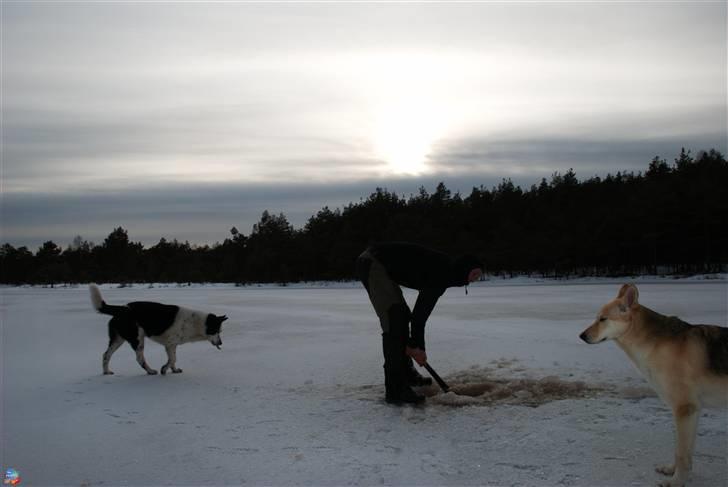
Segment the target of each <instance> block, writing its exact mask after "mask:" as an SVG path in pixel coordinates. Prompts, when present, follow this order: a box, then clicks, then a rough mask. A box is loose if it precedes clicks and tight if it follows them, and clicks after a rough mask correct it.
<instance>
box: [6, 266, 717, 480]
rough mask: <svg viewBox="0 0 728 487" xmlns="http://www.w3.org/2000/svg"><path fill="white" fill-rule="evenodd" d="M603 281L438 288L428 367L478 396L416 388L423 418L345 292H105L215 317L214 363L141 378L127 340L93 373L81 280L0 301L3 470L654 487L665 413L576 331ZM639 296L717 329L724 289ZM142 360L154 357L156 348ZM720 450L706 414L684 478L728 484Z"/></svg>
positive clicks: (187, 352) (207, 356)
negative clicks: (385, 368)
mask: <svg viewBox="0 0 728 487" xmlns="http://www.w3.org/2000/svg"><path fill="white" fill-rule="evenodd" d="M638 283H640V281H638ZM618 287H619V286H618V282H617V281H596V282H590V281H578V282H566V283H564V282H553V281H552V282H548V281H545V282H537V281H533V280H516V281H512V280H507V281H498V280H493V281H490V282H485V283H479V284H477V285H475V286H472V287H471V288H470V292H469V295H467V296H466V295H465V292H464V291H463V289H450V290H448V292H447V293H446V294H445V295H444V296H443V297H442V298H441V302H440V303H439V305H438V307H437V308H436V309H435V312H434V313H433V316H432V317H431V319H430V322H429V325H428V329H427V335H426V336H427V343H428V355H429V358H430V363H431V365H432V366H433V367H434V368H435V369H436V370H437V371H438V372H439V373H440V375H442V376H443V377H444V378H445V379H446V380H449V381H450V382H451V383H452V384H453V385H458V386H459V387H461V388H462V389H461V390H468V391H470V392H471V393H479V392H485V394H483V395H482V396H478V397H471V396H454V395H453V394H448V395H443V394H441V393H436V390H435V389H434V388H433V389H432V390H430V391H428V393H429V394H431V395H432V397H430V398H428V402H427V404H426V405H425V406H423V407H395V406H390V405H387V404H386V403H384V401H383V400H382V398H383V385H382V382H383V372H382V358H381V339H380V336H379V326H378V324H377V322H376V319H375V315H374V312H373V311H372V310H371V307H370V304H369V302H368V300H367V297H366V294H365V292H364V290H363V289H362V288H361V287H360V286H359V285H356V284H328V285H321V286H292V287H275V286H263V287H256V286H251V287H242V288H238V287H234V286H224V285H214V286H212V285H211V286H204V287H201V286H193V287H176V286H154V287H153V288H148V287H146V286H134V287H131V288H118V287H115V286H108V285H107V286H102V292H103V294H104V298H105V299H106V301H107V302H109V303H111V304H121V303H125V302H128V301H133V300H139V299H144V300H157V301H162V302H167V303H176V304H182V305H185V306H189V307H193V308H198V309H202V310H206V311H211V312H215V313H218V314H221V313H224V314H227V315H228V316H229V317H230V320H229V321H228V322H226V324H225V325H224V332H223V346H222V351H218V350H216V349H215V348H214V347H212V346H211V345H210V344H209V343H193V344H187V345H183V346H181V347H180V348H179V349H178V354H177V355H178V363H177V365H178V366H179V367H181V368H182V369H184V373H182V374H176V375H167V376H160V375H157V376H147V375H146V374H144V371H143V370H142V369H141V368H140V367H139V366H138V365H137V364H136V362H135V360H134V355H133V353H132V351H131V349H130V348H129V347H128V346H124V347H123V348H121V349H120V350H119V351H118V352H117V353H116V354H115V355H114V357H113V359H112V362H111V368H112V370H114V371H115V372H116V375H114V376H103V375H101V354H102V352H103V351H104V349H105V347H106V342H107V335H106V318H107V317H106V316H102V315H98V314H96V313H95V312H94V311H92V309H91V305H90V303H89V298H88V290H87V288H86V287H83V286H82V287H78V288H56V289H42V288H2V289H0V296H1V297H2V303H1V305H2V307H1V309H0V313H1V314H0V318H1V319H2V381H3V383H2V393H3V394H2V396H3V399H2V411H1V413H2V435H1V436H2V454H1V458H0V463H2V466H3V468H8V467H12V468H14V469H16V470H17V471H18V472H19V473H20V476H21V478H22V481H23V483H22V485H40V486H46V485H48V486H50V485H76V486H78V485H83V486H116V485H134V486H137V485H138V486H157V485H327V486H328V485H349V484H355V485H380V484H381V485H423V486H424V485H447V486H462V485H499V486H500V485H503V486H510V485H524V486H551V485H580V486H606V485H609V486H632V485H635V486H642V485H654V484H655V483H656V482H657V481H658V480H659V479H660V478H661V477H660V476H659V475H658V474H657V473H655V472H654V470H653V468H654V466H655V465H657V464H662V463H666V462H668V461H670V460H671V458H672V455H673V430H672V427H673V426H672V419H671V415H670V412H669V411H668V409H667V408H666V407H665V406H664V405H663V404H662V403H661V402H660V401H659V399H657V398H656V397H654V395H653V393H652V392H651V391H650V390H649V389H648V388H647V384H646V382H645V381H644V380H643V379H642V378H641V377H640V376H639V374H638V373H637V372H636V371H635V369H634V368H633V367H632V365H631V364H630V363H629V362H628V360H627V358H626V356H625V355H624V354H623V352H622V351H621V350H620V349H619V348H618V347H617V346H616V345H615V344H614V343H605V344H601V345H593V346H589V345H586V344H584V343H582V342H581V341H580V340H579V338H578V334H579V333H580V332H581V331H582V330H583V329H584V328H585V327H586V326H587V325H588V324H590V323H591V321H592V319H593V317H594V315H595V314H596V312H597V310H598V308H599V306H600V305H601V304H603V303H604V302H606V301H608V300H609V299H611V298H612V297H613V296H614V295H615V294H616V292H617V290H618ZM639 288H640V300H641V302H642V304H644V305H646V306H648V307H651V308H653V309H655V310H657V311H659V312H661V313H664V314H675V315H678V316H680V317H682V318H683V319H685V320H687V321H690V322H693V323H715V324H721V325H724V326H725V325H726V324H727V309H726V307H727V301H728V291H727V290H728V283H727V282H726V281H725V280H719V281H705V280H677V281H672V280H651V281H649V282H645V283H641V284H639ZM406 296H407V298H408V299H410V300H411V299H413V298H414V296H415V294H414V293H411V292H407V293H406ZM146 355H147V360H148V361H149V362H150V364H151V365H152V366H153V367H155V368H157V369H158V368H159V367H160V366H161V365H162V364H163V363H164V362H165V360H166V357H165V354H164V351H163V348H162V347H161V346H159V345H157V344H155V343H153V342H147V349H146ZM433 394H434V395H433ZM727 457H728V416H727V414H726V412H725V411H716V410H704V411H703V413H702V416H701V418H700V424H699V432H698V438H697V445H696V454H695V458H694V473H693V474H692V477H691V482H690V485H692V486H711V487H712V486H718V485H727V479H728V460H727Z"/></svg>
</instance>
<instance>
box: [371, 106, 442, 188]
mask: <svg viewBox="0 0 728 487" xmlns="http://www.w3.org/2000/svg"><path fill="white" fill-rule="evenodd" d="M442 121H443V115H442V114H441V113H440V112H439V110H437V109H435V107H434V106H432V105H427V103H426V101H423V100H418V99H415V98H412V99H404V100H398V101H395V102H392V103H391V104H389V105H387V106H385V107H381V108H380V109H379V110H377V116H376V120H375V131H374V135H373V143H374V151H375V154H376V156H377V157H378V158H379V159H381V160H383V161H385V162H386V163H387V166H388V167H389V169H390V171H392V172H393V173H395V174H407V175H418V174H422V173H425V172H427V171H428V169H429V168H428V164H427V160H428V156H429V155H430V153H431V151H432V145H433V143H434V142H435V140H436V139H437V138H438V137H439V136H440V135H441V125H442Z"/></svg>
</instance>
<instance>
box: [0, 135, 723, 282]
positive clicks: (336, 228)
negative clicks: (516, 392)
mask: <svg viewBox="0 0 728 487" xmlns="http://www.w3.org/2000/svg"><path fill="white" fill-rule="evenodd" d="M726 190H728V163H727V162H726V159H725V157H724V156H723V154H721V153H720V152H718V151H716V150H714V149H711V150H709V151H700V152H699V153H698V154H697V155H696V156H693V155H692V154H691V152H690V151H686V150H685V149H682V151H681V152H680V154H679V155H678V157H676V158H675V159H674V162H673V163H668V162H667V161H666V160H665V159H661V158H659V157H655V158H654V159H652V161H651V162H650V163H649V166H648V167H647V169H646V171H645V172H644V173H643V172H639V173H637V174H634V173H632V172H629V173H627V172H617V173H616V174H614V175H612V174H608V175H607V176H606V177H604V178H600V177H597V176H595V177H592V178H590V179H586V180H583V181H579V180H578V179H577V177H576V175H575V173H574V171H573V170H572V169H569V170H568V171H567V172H566V173H565V174H561V173H554V174H552V175H551V179H550V180H546V178H543V179H542V180H541V182H540V183H539V184H534V185H532V186H531V187H530V188H528V189H523V188H521V187H520V186H517V185H515V184H514V183H513V182H512V181H511V180H510V179H504V180H503V181H502V182H501V183H500V184H498V185H497V186H496V187H493V188H490V189H488V188H485V187H483V186H482V185H481V186H479V187H473V188H472V191H471V192H470V194H468V195H461V194H460V193H454V194H453V193H452V192H451V191H450V190H449V189H447V187H446V186H445V184H444V183H440V184H438V185H437V187H436V188H435V189H434V192H432V193H430V192H428V191H427V190H426V189H425V188H424V187H422V188H420V190H419V192H418V193H417V194H412V195H409V197H403V196H401V195H398V194H396V193H394V192H391V191H388V190H387V189H386V188H376V190H375V191H374V192H373V193H372V194H370V195H369V196H368V197H367V198H363V199H361V200H360V201H359V202H357V203H349V204H348V205H347V206H345V207H344V208H342V209H339V208H336V209H334V210H331V209H330V208H328V207H324V208H322V209H321V210H320V211H318V212H317V213H316V214H315V215H313V216H311V217H310V218H309V219H308V222H307V223H306V224H305V225H304V226H303V228H300V229H294V228H293V226H292V225H291V224H290V223H289V222H288V220H287V218H286V216H285V215H284V214H283V213H279V214H277V215H276V214H272V213H270V212H268V211H265V212H263V214H262V216H261V219H260V221H259V222H258V223H256V224H255V225H254V226H253V229H252V231H251V233H250V234H249V235H244V234H242V233H240V232H239V231H238V230H237V229H236V228H235V227H233V228H232V229H231V230H230V234H229V236H228V237H227V238H225V239H224V241H223V242H222V243H219V242H218V243H216V244H214V245H211V246H210V245H190V244H189V243H188V242H179V241H177V240H172V241H168V240H166V239H165V238H162V239H160V241H159V242H158V243H157V244H156V245H153V246H151V247H148V248H145V247H144V246H143V245H142V244H141V243H138V242H133V241H132V240H131V239H130V238H129V235H128V232H127V231H126V230H125V229H123V228H121V227H118V228H115V229H114V230H113V231H112V232H111V233H110V234H109V235H108V237H106V239H105V240H104V241H103V243H101V244H99V245H95V244H92V243H90V242H88V241H86V240H84V239H83V238H81V237H76V239H74V241H73V242H72V243H71V244H69V245H68V246H67V247H66V248H65V249H63V248H61V247H59V246H58V245H57V244H56V243H54V242H52V241H48V242H45V243H44V244H43V245H42V246H41V247H40V248H39V249H38V250H37V251H36V252H35V253H33V252H31V251H30V250H29V249H28V248H26V247H19V248H15V247H13V246H12V245H10V244H8V243H6V244H4V245H3V246H2V247H1V248H0V282H2V283H5V284H55V283H83V282H89V281H95V282H121V283H134V282H234V283H251V282H279V283H286V282H296V281H312V280H344V279H351V278H353V277H355V276H354V270H353V267H354V265H353V264H354V260H355V259H356V257H357V255H359V253H361V252H362V250H363V249H364V248H365V247H366V246H367V245H368V244H369V243H371V242H375V241H386V240H406V241H413V242H418V243H421V244H424V245H428V246H431V247H434V248H438V249H441V250H443V251H445V252H448V253H451V254H459V253H466V252H468V253H474V254H476V255H478V256H479V257H480V258H481V259H482V260H483V262H485V263H486V271H487V272H488V273H490V274H495V275H499V274H508V275H516V274H528V275H538V276H544V277H546V276H555V277H568V276H585V275H590V276H595V275H597V276H598V275H636V274H689V273H713V272H725V271H726V270H727V269H728V198H727V197H726Z"/></svg>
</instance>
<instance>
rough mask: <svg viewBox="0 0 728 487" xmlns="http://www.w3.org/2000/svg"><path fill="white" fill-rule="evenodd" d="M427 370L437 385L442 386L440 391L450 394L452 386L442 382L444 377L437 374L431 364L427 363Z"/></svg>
mask: <svg viewBox="0 0 728 487" xmlns="http://www.w3.org/2000/svg"><path fill="white" fill-rule="evenodd" d="M424 367H425V369H427V372H428V373H429V374H430V375H431V376H432V378H433V379H435V382H437V385H438V386H440V389H442V392H450V386H448V385H447V383H446V382H445V381H444V380H442V377H440V376H439V375H438V373H437V372H435V369H433V368H432V367H430V364H428V363H427V362H425V365H424Z"/></svg>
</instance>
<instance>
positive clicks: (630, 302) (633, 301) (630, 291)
mask: <svg viewBox="0 0 728 487" xmlns="http://www.w3.org/2000/svg"><path fill="white" fill-rule="evenodd" d="M617 297H619V298H622V302H623V303H624V305H625V306H626V307H627V308H635V307H637V306H638V305H639V297H640V292H639V291H638V290H637V286H635V285H634V284H625V285H624V286H622V289H620V290H619V295H618V296H617Z"/></svg>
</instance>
